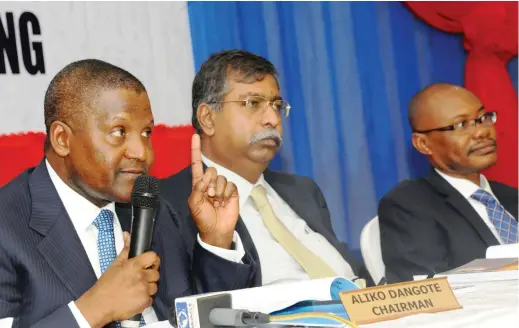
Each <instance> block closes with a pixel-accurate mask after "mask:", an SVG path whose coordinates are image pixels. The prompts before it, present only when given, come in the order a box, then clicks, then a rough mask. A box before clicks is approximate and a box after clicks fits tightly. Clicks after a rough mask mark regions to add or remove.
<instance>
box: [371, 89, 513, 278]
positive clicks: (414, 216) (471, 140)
mask: <svg viewBox="0 0 519 328" xmlns="http://www.w3.org/2000/svg"><path fill="white" fill-rule="evenodd" d="M496 120H497V114H496V113H495V112H491V111H487V109H486V108H485V107H484V106H483V105H482V104H481V102H480V101H479V99H478V98H477V97H476V96H475V95H474V94H472V93H471V92H469V91H468V90H466V89H464V88H462V87H458V86H454V85H450V84H443V83H442V84H433V85H431V86H428V87H427V88H425V89H424V90H422V91H420V92H419V93H418V94H416V95H415V96H414V97H413V99H412V100H411V103H410V104H409V122H410V125H411V128H412V130H413V136H412V141H413V146H414V148H415V149H416V150H418V151H419V152H420V153H422V154H423V155H425V156H426V157H427V159H428V160H429V162H430V163H431V165H432V166H433V168H432V169H431V171H430V172H429V174H428V175H427V176H425V177H423V178H421V179H416V180H408V181H404V182H402V183H400V184H399V185H398V186H397V187H395V188H394V189H393V190H392V191H390V192H389V193H388V194H387V195H386V196H385V197H384V198H383V199H382V200H381V201H380V204H379V209H378V215H379V222H380V237H381V247H382V254H383V260H384V263H385V265H386V278H387V280H388V281H389V282H398V281H407V280H412V279H413V275H419V274H431V273H440V272H444V271H447V270H450V269H453V268H456V267H458V266H460V265H463V264H466V263H468V262H470V261H472V260H474V259H477V258H485V254H486V249H487V247H489V246H492V245H498V244H509V243H517V196H518V193H517V189H515V188H512V187H509V186H506V185H503V184H501V183H497V182H492V181H490V182H489V181H488V180H487V179H486V178H485V176H484V175H483V174H481V173H480V172H481V171H483V170H485V169H487V168H489V167H491V166H492V165H494V164H495V163H496V161H497V153H496V152H497V144H496V130H495V128H494V123H495V122H496ZM503 151H504V150H503Z"/></svg>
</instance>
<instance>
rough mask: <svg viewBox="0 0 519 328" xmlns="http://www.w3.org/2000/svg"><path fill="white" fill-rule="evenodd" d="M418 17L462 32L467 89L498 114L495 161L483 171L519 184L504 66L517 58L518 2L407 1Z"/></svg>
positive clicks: (513, 103) (513, 98) (513, 110)
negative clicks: (494, 163)
mask: <svg viewBox="0 0 519 328" xmlns="http://www.w3.org/2000/svg"><path fill="white" fill-rule="evenodd" d="M406 4H407V6H408V7H409V8H410V9H411V11H413V12H414V13H415V14H416V15H417V16H418V17H420V18H422V19H423V20H424V21H426V22H427V23H428V24H430V25H432V26H434V27H436V28H438V29H440V30H442V31H445V32H450V33H463V35H464V39H463V46H464V47H465V49H466V50H467V52H468V56H467V60H466V63H465V87H466V88H467V89H468V90H470V91H472V92H473V93H474V94H475V95H477V96H478V98H479V99H480V100H481V101H482V102H483V104H484V105H485V107H487V109H489V110H492V111H496V112H498V120H497V124H496V129H497V134H498V154H497V157H498V162H497V165H495V166H494V167H492V168H490V169H488V170H486V171H485V175H486V176H487V177H488V178H489V179H491V180H494V181H499V182H502V183H506V184H508V185H511V186H515V187H517V185H518V181H517V171H518V166H517V164H518V163H517V156H518V154H517V146H518V144H517V138H518V136H517V119H518V117H517V106H518V102H517V93H516V91H515V88H514V86H513V83H512V80H511V79H510V75H509V74H508V71H507V69H506V65H507V64H508V62H509V61H510V60H511V59H512V58H514V57H516V56H517V29H518V26H517V9H518V7H517V2H516V1H514V2H501V1H488V2H472V1H462V2H436V1H433V2H414V1H408V2H406Z"/></svg>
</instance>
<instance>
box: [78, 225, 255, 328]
mask: <svg viewBox="0 0 519 328" xmlns="http://www.w3.org/2000/svg"><path fill="white" fill-rule="evenodd" d="M196 239H197V240H198V243H199V244H200V246H202V247H203V248H205V249H206V250H207V251H209V252H211V253H213V254H215V255H218V256H219V257H221V258H224V259H226V260H227V261H231V262H235V263H243V262H242V258H243V256H245V249H244V248H243V244H242V242H241V238H240V235H238V233H237V232H236V231H234V235H233V237H232V241H233V243H234V249H225V248H220V247H216V246H213V245H209V244H206V243H204V242H203V241H202V239H201V238H200V234H198V235H197V236H196ZM81 328H83V327H81Z"/></svg>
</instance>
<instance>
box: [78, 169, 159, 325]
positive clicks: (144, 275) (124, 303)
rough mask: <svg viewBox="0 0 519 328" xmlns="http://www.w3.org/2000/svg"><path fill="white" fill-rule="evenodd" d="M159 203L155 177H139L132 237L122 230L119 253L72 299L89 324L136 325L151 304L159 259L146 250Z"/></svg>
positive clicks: (134, 197) (134, 193)
mask: <svg viewBox="0 0 519 328" xmlns="http://www.w3.org/2000/svg"><path fill="white" fill-rule="evenodd" d="M158 206H159V200H158V182H157V180H156V179H155V178H153V177H149V176H140V177H138V178H137V179H136V181H135V184H134V189H133V192H132V209H133V220H132V231H131V238H130V234H128V233H127V232H125V233H124V234H125V236H124V237H125V238H124V240H125V244H124V248H123V250H122V251H121V253H120V254H119V256H117V258H116V259H115V260H114V261H113V262H112V264H111V265H110V266H109V267H108V269H107V270H106V271H105V272H104V273H103V275H102V276H101V277H100V278H99V280H98V281H97V282H96V284H95V285H94V286H93V287H92V288H90V289H89V290H88V291H87V292H86V293H85V294H83V295H82V296H81V297H80V298H79V299H78V300H77V301H76V302H75V304H76V306H77V308H78V309H79V310H80V311H81V313H82V314H83V316H84V317H85V319H87V321H88V322H89V324H90V326H91V327H103V326H104V325H106V324H108V323H110V322H113V321H123V320H124V321H123V322H121V324H122V326H123V327H125V326H129V327H134V326H136V327H139V321H140V319H141V313H142V311H143V310H144V309H146V308H148V307H150V306H151V305H152V301H153V299H152V296H153V295H155V294H156V293H157V282H158V280H159V278H160V274H159V267H160V259H159V257H158V256H157V254H155V253H154V252H150V251H149V249H150V246H151V238H152V234H153V226H154V221H155V215H156V211H157V208H158ZM131 316H133V317H131ZM129 317H131V318H130V319H128V318H129Z"/></svg>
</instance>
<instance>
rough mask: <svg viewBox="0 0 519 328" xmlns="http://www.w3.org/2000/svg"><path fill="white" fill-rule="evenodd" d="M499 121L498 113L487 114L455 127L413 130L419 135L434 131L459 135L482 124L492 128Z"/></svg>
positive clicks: (457, 124) (462, 122)
mask: <svg viewBox="0 0 519 328" xmlns="http://www.w3.org/2000/svg"><path fill="white" fill-rule="evenodd" d="M496 121H497V113H496V112H487V113H485V114H483V115H481V116H480V117H478V118H476V119H475V120H464V121H461V122H458V123H456V124H453V125H449V126H444V127H442V128H436V129H430V130H413V132H417V133H429V132H433V131H456V132H459V133H463V132H466V131H468V130H469V129H470V128H473V127H475V126H476V124H481V125H483V126H492V125H494V123H496Z"/></svg>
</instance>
